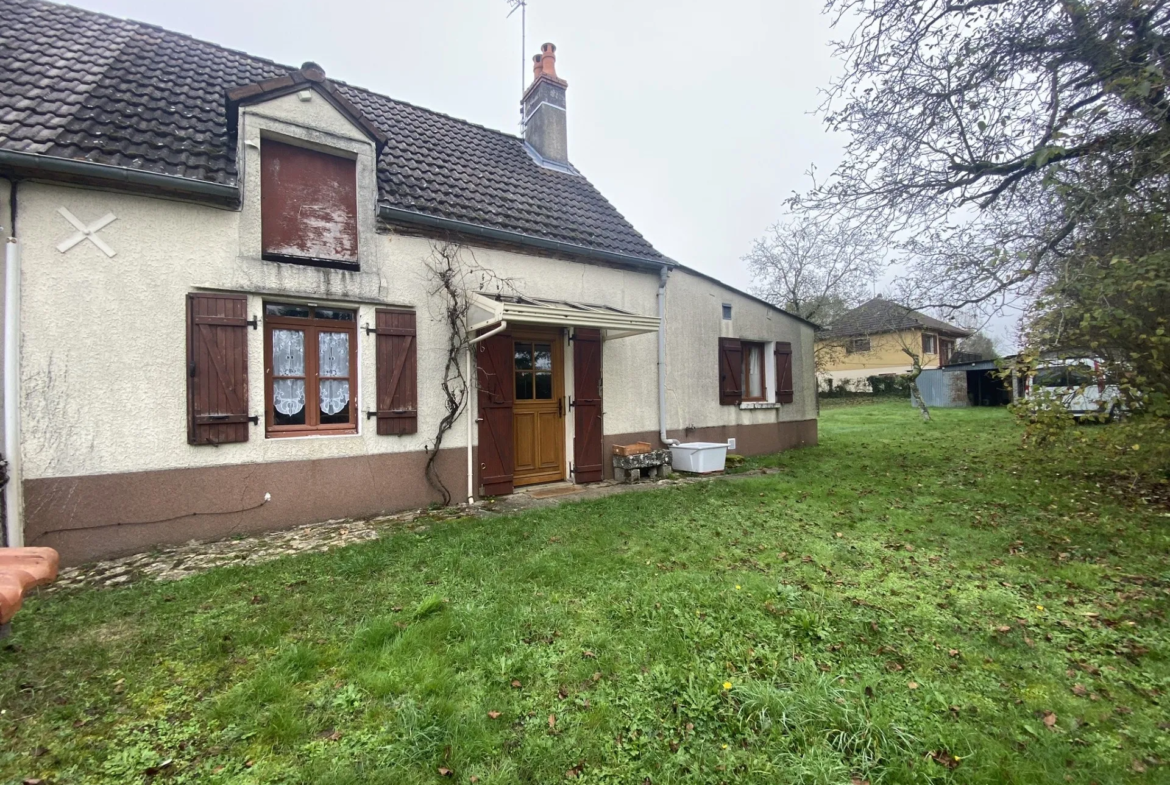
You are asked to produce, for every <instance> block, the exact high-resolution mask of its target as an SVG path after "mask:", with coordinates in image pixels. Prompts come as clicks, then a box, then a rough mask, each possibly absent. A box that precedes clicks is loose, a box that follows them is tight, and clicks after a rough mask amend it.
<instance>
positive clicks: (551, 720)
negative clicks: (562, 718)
mask: <svg viewBox="0 0 1170 785" xmlns="http://www.w3.org/2000/svg"><path fill="white" fill-rule="evenodd" d="M548 727H549V730H553V729H554V728H556V727H557V715H555V714H550V715H548Z"/></svg>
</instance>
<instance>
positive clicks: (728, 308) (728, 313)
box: [723, 303, 731, 321]
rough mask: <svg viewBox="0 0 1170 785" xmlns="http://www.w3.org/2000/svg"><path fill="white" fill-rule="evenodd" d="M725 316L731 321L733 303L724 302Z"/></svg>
mask: <svg viewBox="0 0 1170 785" xmlns="http://www.w3.org/2000/svg"><path fill="white" fill-rule="evenodd" d="M723 318H724V319H725V320H726V321H731V304H730V303H723Z"/></svg>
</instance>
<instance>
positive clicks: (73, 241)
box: [57, 207, 118, 259]
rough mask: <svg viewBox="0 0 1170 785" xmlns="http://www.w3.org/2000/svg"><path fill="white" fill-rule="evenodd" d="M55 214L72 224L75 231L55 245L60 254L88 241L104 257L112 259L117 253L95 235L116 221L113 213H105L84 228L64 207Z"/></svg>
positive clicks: (116, 218) (59, 208)
mask: <svg viewBox="0 0 1170 785" xmlns="http://www.w3.org/2000/svg"><path fill="white" fill-rule="evenodd" d="M57 212H59V213H60V214H61V217H62V218H64V219H65V220H66V221H68V222H69V223H71V224H73V228H74V229H76V230H77V231H76V232H75V233H74V234H71V235H69V236H68V237H66V238H65V239H64V240H62V241H61V242H60V243H58V244H57V250H58V251H60V252H61V253H65V252H66V251H68V250H69V249H70V248H72V247H73V246H75V245H77V244H78V243H80V242H81V241H83V240H89V241H90V242H91V243H93V244H94V245H96V246H97V247H98V249H99V250H100V251H101V252H102V253H104V254H105V255H106V256H108V257H110V258H111V259H112V258H113V256H114V254H115V253H117V252H116V251H115V250H114V249H113V248H111V247H110V246H108V245H106V241H105V240H103V239H102V238H100V237H98V235H97V233H98V232H100V231H101V230H102V229H105V228H106V227H107V226H109V225H110V224H112V223H113V222H114V221H116V220H118V217H117V216H116V215H114V214H113V213H106V214H105V215H103V216H102V217H101V218H99V219H97V220H96V221H94V222H93V223H91V224H89V225H88V226H86V225H85V224H84V223H82V222H81V220H80V219H79V218H78V217H77V216H76V215H74V214H73V213H71V212H69V211H68V210H66V209H65V208H64V207H58V208H57Z"/></svg>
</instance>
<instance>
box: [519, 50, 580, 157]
mask: <svg viewBox="0 0 1170 785" xmlns="http://www.w3.org/2000/svg"><path fill="white" fill-rule="evenodd" d="M568 86H569V83H568V82H566V81H565V80H564V79H561V78H560V77H559V76H557V48H556V46H554V45H553V44H543V45H542V46H541V47H540V54H538V55H533V57H532V84H531V85H529V87H528V89H527V90H525V91H524V98H523V99H521V104H522V106H523V107H524V141H526V142H528V144H530V145H532V149H534V150H536V152H537V154H538V155H540V157H541V158H543V159H544V160H546V161H550V162H552V163H557V164H563V165H566V166H567V165H568V163H569V134H568V123H567V122H566V118H565V89H566V88H567V87H568Z"/></svg>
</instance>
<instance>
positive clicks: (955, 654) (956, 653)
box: [947, 649, 959, 657]
mask: <svg viewBox="0 0 1170 785" xmlns="http://www.w3.org/2000/svg"><path fill="white" fill-rule="evenodd" d="M947 654H949V655H950V656H952V657H958V656H959V650H958V649H949V650H948V651H947Z"/></svg>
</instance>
